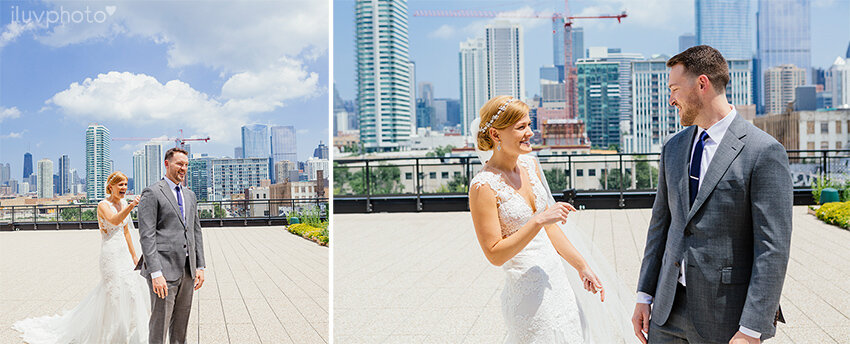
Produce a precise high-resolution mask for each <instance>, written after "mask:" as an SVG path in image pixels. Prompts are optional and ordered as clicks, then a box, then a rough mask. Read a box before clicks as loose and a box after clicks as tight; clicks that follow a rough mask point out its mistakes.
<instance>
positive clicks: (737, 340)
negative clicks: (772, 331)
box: [729, 331, 761, 344]
mask: <svg viewBox="0 0 850 344" xmlns="http://www.w3.org/2000/svg"><path fill="white" fill-rule="evenodd" d="M759 343H761V339H759V338H755V337H750V336H748V335H745V334H744V333H743V332H741V331H738V332H737V333H735V336H733V337H732V339H730V340H729V344H759Z"/></svg>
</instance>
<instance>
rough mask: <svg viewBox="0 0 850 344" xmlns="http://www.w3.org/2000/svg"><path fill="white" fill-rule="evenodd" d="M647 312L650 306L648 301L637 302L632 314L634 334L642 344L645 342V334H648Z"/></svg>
mask: <svg viewBox="0 0 850 344" xmlns="http://www.w3.org/2000/svg"><path fill="white" fill-rule="evenodd" d="M649 312H650V306H649V304H648V303H640V302H638V303H637V304H636V305H635V314H634V315H632V326H634V328H635V335H636V336H637V337H638V339H640V341H641V343H643V344H646V336H647V335H648V334H649Z"/></svg>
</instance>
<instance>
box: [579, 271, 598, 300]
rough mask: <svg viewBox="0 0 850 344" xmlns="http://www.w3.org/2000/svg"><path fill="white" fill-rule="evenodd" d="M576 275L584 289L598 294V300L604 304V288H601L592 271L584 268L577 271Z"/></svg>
mask: <svg viewBox="0 0 850 344" xmlns="http://www.w3.org/2000/svg"><path fill="white" fill-rule="evenodd" d="M578 274H579V276H580V277H581V283H582V285H583V286H584V289H585V290H587V291H589V292H591V293H594V294H596V292H599V294H600V295H599V297H600V299H601V300H602V302H605V288H603V287H602V282H600V281H599V277H596V274H595V273H593V270H591V269H590V268H585V269H582V270H581V271H579V272H578Z"/></svg>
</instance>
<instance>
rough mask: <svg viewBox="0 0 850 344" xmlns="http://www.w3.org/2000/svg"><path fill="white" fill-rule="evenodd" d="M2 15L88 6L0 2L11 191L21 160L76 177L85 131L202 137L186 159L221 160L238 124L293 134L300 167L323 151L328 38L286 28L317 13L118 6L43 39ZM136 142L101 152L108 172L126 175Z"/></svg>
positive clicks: (247, 6) (2, 120)
mask: <svg viewBox="0 0 850 344" xmlns="http://www.w3.org/2000/svg"><path fill="white" fill-rule="evenodd" d="M10 3H11V4H12V5H16V6H18V7H19V8H20V10H21V11H30V10H31V11H36V12H38V11H49V10H56V9H58V8H59V6H60V5H61V6H62V7H63V8H64V9H65V10H66V11H73V10H76V9H79V8H82V9H85V6H86V5H89V6H92V9H96V7H98V6H97V5H92V4H87V3H84V2H79V1H61V3H57V2H55V1H45V2H37V3H33V2H15V3H12V2H5V1H4V7H3V12H2V15H0V36H2V37H3V38H2V39H0V59H2V61H3V63H2V64H0V75H2V77H0V90H2V92H0V161H2V162H8V163H10V165H11V171H13V174H12V177H13V178H14V179H17V180H19V181H20V180H21V179H22V156H23V154H24V153H25V152H30V153H32V155H33V160H34V161H33V162H35V161H37V160H39V159H43V158H49V159H51V160H53V161H54V163H56V160H57V159H58V158H59V157H60V156H62V155H63V154H64V155H68V156H69V157H70V166H69V167H70V168H71V169H76V170H78V171H84V170H85V165H84V162H85V159H84V158H85V156H84V151H85V149H84V145H85V142H84V134H83V133H84V132H85V129H86V127H87V126H88V125H89V124H90V123H93V122H97V123H99V124H102V125H104V126H106V127H108V128H109V129H110V131H111V132H112V137H113V138H176V137H180V136H181V132H180V129H182V136H183V137H186V138H192V137H201V138H203V137H208V136H209V137H210V141H209V142H206V143H201V142H192V150H193V152H194V153H198V152H203V153H208V154H210V155H216V156H231V155H232V154H233V148H234V147H236V146H239V145H240V140H241V137H240V133H239V131H238V127H239V126H241V125H245V124H253V123H260V124H265V125H270V126H273V125H295V126H296V127H297V128H298V130H299V132H297V133H296V136H297V137H296V138H297V141H298V143H299V144H298V146H299V148H300V150H299V152H298V155H299V156H302V157H303V156H309V155H310V154H311V153H312V149H313V148H315V147H316V146H317V145H318V144H319V141H323V142H327V141H328V137H329V136H330V130H329V129H328V120H327V118H328V112H329V108H328V92H329V86H328V78H329V61H330V57H329V54H328V52H329V48H328V43H329V35H328V31H329V27H328V26H318V27H314V26H312V25H311V26H304V27H302V26H300V25H294V24H293V23H292V22H291V20H290V18H291V16H293V15H297V16H305V17H319V16H326V15H327V13H328V11H329V10H330V9H329V7H328V6H330V3H328V2H309V3H305V4H304V5H303V6H297V7H296V8H293V7H292V6H286V5H280V4H274V3H258V2H247V3H241V2H240V3H231V2H227V3H217V4H214V5H213V4H211V5H209V6H200V7H198V6H180V5H179V4H177V3H172V2H145V3H122V4H119V5H118V6H117V10H115V12H114V14H113V15H110V16H109V18H108V19H107V22H106V23H102V24H98V23H79V24H75V23H68V24H67V25H59V24H55V25H53V26H50V27H41V26H38V25H25V24H22V23H19V22H15V23H14V24H13V23H12V21H13V20H14V18H12V17H10V16H9V15H8V13H7V12H6V11H5V10H6V9H8V7H7V6H5V5H7V4H10ZM210 22H215V23H216V27H215V28H210V27H209V25H208V23H210ZM266 27H276V28H277V31H276V32H277V34H276V35H268V34H266V31H265V30H263V29H262V28H266ZM60 28H61V29H60ZM225 32H238V33H239V34H236V35H224V33H225ZM281 36H286V37H287V38H288V39H287V40H280V39H279V37H281ZM219 47H226V48H225V49H219ZM234 127H235V128H237V130H232V128H234ZM147 141H149V140H140V141H121V142H119V141H115V142H112V155H113V157H114V159H115V161H114V162H115V169H117V170H121V171H123V172H124V173H127V174H128V175H129V174H132V173H131V172H132V166H133V164H132V156H133V152H135V151H138V150H140V149H143V146H144V144H145V143H146V142H147ZM164 144H166V145H167V144H168V143H167V142H166V143H164ZM33 167H35V166H33ZM33 170H34V169H33ZM33 172H35V171H33Z"/></svg>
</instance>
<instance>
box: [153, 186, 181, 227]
mask: <svg viewBox="0 0 850 344" xmlns="http://www.w3.org/2000/svg"><path fill="white" fill-rule="evenodd" d="M159 191H160V192H162V195H163V196H165V199H167V200H168V203H171V208H172V209H174V212H175V213H176V214H177V218H178V219H180V223H182V224H183V227H186V222H185V221H183V214H180V208H179V207H178V206H177V199H176V198H174V193H172V192H171V189H170V188H169V187H168V183H167V182H166V181H165V180H160V183H159ZM184 199H185V197H184ZM183 210H186V204H185V202H184V204H183Z"/></svg>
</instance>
